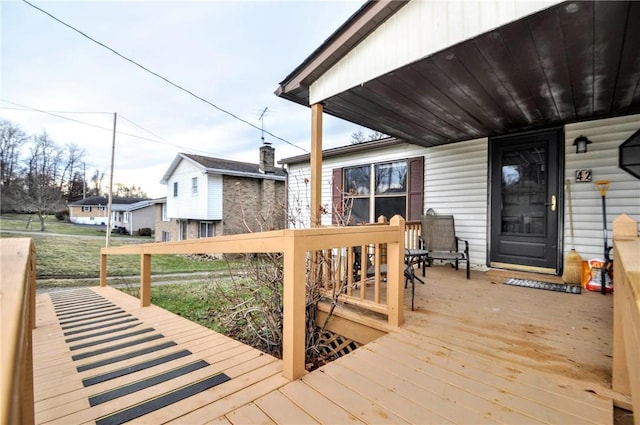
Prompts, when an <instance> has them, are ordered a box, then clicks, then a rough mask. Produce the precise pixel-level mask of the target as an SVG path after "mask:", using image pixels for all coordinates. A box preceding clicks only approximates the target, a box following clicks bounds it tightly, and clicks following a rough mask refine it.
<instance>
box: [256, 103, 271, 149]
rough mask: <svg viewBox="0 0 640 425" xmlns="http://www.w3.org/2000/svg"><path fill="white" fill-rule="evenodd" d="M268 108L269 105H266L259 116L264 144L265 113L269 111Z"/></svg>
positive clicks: (261, 137)
mask: <svg viewBox="0 0 640 425" xmlns="http://www.w3.org/2000/svg"><path fill="white" fill-rule="evenodd" d="M267 109H269V107H268V106H267V107H265V108H264V111H262V113H261V114H260V118H258V121H260V131H261V133H262V134H261V135H260V139H261V140H262V144H263V145H264V115H265V114H266V113H267Z"/></svg>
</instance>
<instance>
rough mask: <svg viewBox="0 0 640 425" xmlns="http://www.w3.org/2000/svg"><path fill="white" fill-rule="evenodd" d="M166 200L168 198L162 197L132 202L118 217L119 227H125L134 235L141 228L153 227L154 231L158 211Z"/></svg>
mask: <svg viewBox="0 0 640 425" xmlns="http://www.w3.org/2000/svg"><path fill="white" fill-rule="evenodd" d="M165 202H166V198H160V199H149V200H144V201H138V202H134V203H133V204H130V205H129V206H128V207H127V208H125V209H124V210H123V211H121V214H120V215H118V216H117V217H116V218H117V219H119V221H118V227H124V228H125V229H127V232H129V233H130V234H132V235H133V234H136V233H138V232H139V231H140V229H151V231H152V232H154V231H155V225H156V215H157V211H159V210H160V209H161V205H162V204H163V203H165Z"/></svg>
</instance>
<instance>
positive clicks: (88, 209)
mask: <svg viewBox="0 0 640 425" xmlns="http://www.w3.org/2000/svg"><path fill="white" fill-rule="evenodd" d="M82 212H91V207H85V206H83V207H82Z"/></svg>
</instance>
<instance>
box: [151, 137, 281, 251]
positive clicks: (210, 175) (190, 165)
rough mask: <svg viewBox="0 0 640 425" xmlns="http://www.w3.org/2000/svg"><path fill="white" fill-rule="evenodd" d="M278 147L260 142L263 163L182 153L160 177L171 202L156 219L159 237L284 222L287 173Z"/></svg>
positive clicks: (192, 236) (267, 227)
mask: <svg viewBox="0 0 640 425" xmlns="http://www.w3.org/2000/svg"><path fill="white" fill-rule="evenodd" d="M274 151H275V150H274V149H273V148H272V147H271V146H270V145H269V144H264V145H263V146H262V147H261V148H260V163H259V164H253V163H247V162H239V161H230V160H226V159H221V158H213V157H208V156H201V155H192V154H187V153H179V154H178V155H177V156H176V157H175V159H174V160H173V162H172V163H171V165H170V166H169V168H168V170H167V172H166V173H165V174H164V176H163V177H162V180H161V181H160V182H161V183H162V184H166V185H167V198H166V203H164V204H162V208H161V211H160V212H159V216H158V217H157V219H156V240H157V241H171V240H184V239H195V238H203V237H211V236H217V235H222V234H235V233H246V232H250V231H261V230H272V229H280V228H283V227H285V211H286V200H285V199H286V198H285V181H286V174H285V171H284V170H282V169H278V168H276V167H275V166H274Z"/></svg>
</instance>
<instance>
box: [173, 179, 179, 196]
mask: <svg viewBox="0 0 640 425" xmlns="http://www.w3.org/2000/svg"><path fill="white" fill-rule="evenodd" d="M178 193H179V192H178V182H173V197H174V198H177V197H178Z"/></svg>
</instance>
